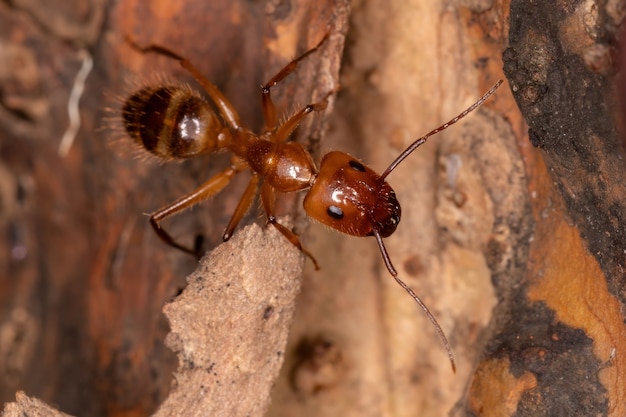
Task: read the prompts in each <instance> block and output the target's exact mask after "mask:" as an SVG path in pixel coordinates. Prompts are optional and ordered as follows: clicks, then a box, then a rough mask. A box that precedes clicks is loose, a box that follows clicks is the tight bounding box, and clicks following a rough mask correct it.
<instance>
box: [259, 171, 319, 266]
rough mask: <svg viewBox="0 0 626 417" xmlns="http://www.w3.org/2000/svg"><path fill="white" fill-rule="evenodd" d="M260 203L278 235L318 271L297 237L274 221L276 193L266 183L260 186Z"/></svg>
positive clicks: (309, 253) (315, 261) (310, 255)
mask: <svg viewBox="0 0 626 417" xmlns="http://www.w3.org/2000/svg"><path fill="white" fill-rule="evenodd" d="M261 203H262V204H263V208H264V209H265V213H266V214H267V222H268V223H271V224H272V225H273V226H274V227H275V228H276V229H278V231H279V232H280V233H282V234H283V236H285V237H286V238H287V240H288V241H289V242H291V244H292V245H294V246H295V247H296V248H298V249H299V250H300V252H302V253H304V254H305V255H306V256H307V257H308V258H309V259H310V260H311V262H313V266H315V269H316V270H319V269H320V267H319V264H318V263H317V260H315V257H314V256H313V255H312V254H311V252H309V251H308V250H306V249H304V248H303V247H302V243H300V239H299V238H298V235H296V234H295V233H294V232H292V231H291V230H289V229H288V228H286V227H285V226H283V225H282V224H280V223H278V220H276V216H275V215H274V208H275V205H276V191H275V190H274V188H273V187H272V186H271V185H269V184H268V183H267V182H264V183H263V185H262V186H261Z"/></svg>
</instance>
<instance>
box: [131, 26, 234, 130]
mask: <svg viewBox="0 0 626 417" xmlns="http://www.w3.org/2000/svg"><path fill="white" fill-rule="evenodd" d="M126 41H127V42H128V43H129V44H130V46H131V47H132V48H133V49H136V50H137V51H139V52H141V53H150V52H152V53H156V54H159V55H163V56H166V57H168V58H171V59H174V60H176V61H178V62H179V64H180V66H181V67H183V68H184V69H186V70H187V71H189V73H190V74H191V75H192V76H193V77H194V78H195V79H196V81H197V82H198V83H199V84H200V85H201V86H202V88H204V90H205V91H206V92H207V94H208V95H209V97H211V99H212V100H213V102H214V103H215V106H216V107H217V109H218V110H219V112H220V115H221V116H222V118H223V119H224V121H225V122H226V124H228V127H229V128H231V129H232V130H234V131H237V130H241V129H242V126H241V121H240V120H239V115H238V114H237V112H236V111H235V108H234V107H233V105H232V104H231V103H230V101H228V99H227V98H226V97H225V96H224V94H222V92H221V91H220V90H219V89H218V88H217V87H216V86H215V84H213V83H212V82H211V81H209V80H207V79H206V77H205V76H204V75H202V73H201V72H200V71H199V70H198V69H197V68H196V66H195V65H193V64H192V63H191V61H189V60H188V59H187V58H183V57H182V56H180V55H178V54H177V53H176V52H174V51H172V50H170V49H168V48H166V47H163V46H159V45H154V44H150V45H146V46H142V45H139V44H138V43H136V42H135V41H134V40H133V39H132V38H131V37H129V36H126Z"/></svg>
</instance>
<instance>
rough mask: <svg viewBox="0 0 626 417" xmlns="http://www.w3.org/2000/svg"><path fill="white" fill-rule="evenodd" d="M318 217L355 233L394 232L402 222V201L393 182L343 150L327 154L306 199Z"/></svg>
mask: <svg viewBox="0 0 626 417" xmlns="http://www.w3.org/2000/svg"><path fill="white" fill-rule="evenodd" d="M304 209H305V211H306V212H307V214H308V215H309V216H311V217H312V218H314V219H315V220H317V221H319V222H320V223H323V224H325V225H327V226H330V227H332V228H333V229H335V230H338V231H340V232H342V233H346V234H349V235H353V236H371V235H373V234H374V231H377V232H378V233H379V234H380V236H382V237H387V236H389V235H391V234H392V233H393V232H394V231H395V230H396V227H398V223H399V222H400V213H401V210H400V203H398V199H397V198H396V193H395V192H394V191H393V189H392V188H391V186H389V184H387V182H385V180H384V179H382V178H381V177H380V175H378V174H377V173H376V172H374V171H373V170H372V169H370V168H368V167H366V166H365V165H363V164H362V163H361V162H359V161H358V160H357V159H355V158H354V157H352V156H350V155H348V154H346V153H343V152H330V153H328V154H326V155H325V156H324V158H323V159H322V162H321V164H320V171H319V174H318V175H317V178H316V179H315V182H314V183H313V186H312V187H311V189H310V190H309V192H308V193H307V195H306V197H305V199H304Z"/></svg>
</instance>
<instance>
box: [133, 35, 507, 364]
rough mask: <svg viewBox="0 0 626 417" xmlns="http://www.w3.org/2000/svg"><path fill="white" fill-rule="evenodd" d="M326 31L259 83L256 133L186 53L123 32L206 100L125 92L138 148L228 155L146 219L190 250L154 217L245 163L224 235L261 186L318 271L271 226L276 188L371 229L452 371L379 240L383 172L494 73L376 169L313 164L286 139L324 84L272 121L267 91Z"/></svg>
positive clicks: (176, 90)
mask: <svg viewBox="0 0 626 417" xmlns="http://www.w3.org/2000/svg"><path fill="white" fill-rule="evenodd" d="M327 37H328V35H326V36H325V37H324V38H323V39H322V40H321V41H320V42H319V43H318V44H317V45H316V46H314V47H313V48H312V49H310V50H308V51H307V52H305V53H304V54H302V55H301V56H299V57H298V58H295V59H294V60H292V61H291V62H289V63H288V64H287V65H286V66H285V67H284V68H283V69H281V70H280V71H279V72H278V73H277V74H276V75H275V76H274V77H273V78H271V79H270V81H268V82H267V84H265V85H263V86H261V101H262V108H263V116H264V120H265V128H264V130H263V131H262V133H260V134H255V133H253V132H252V131H250V130H249V129H247V128H246V127H244V126H242V124H241V122H240V120H239V116H238V114H237V112H236V110H235V109H234V108H233V106H232V105H231V103H230V102H229V101H228V99H226V97H225V96H224V95H223V94H222V92H220V90H219V89H218V88H217V87H216V86H215V85H214V84H213V83H211V82H210V81H209V80H207V79H206V78H205V77H204V76H203V75H202V74H201V73H200V72H199V71H198V69H197V68H196V67H195V66H194V65H193V64H192V63H191V62H190V61H189V60H187V59H186V58H184V57H182V56H180V55H178V54H177V53H175V52H173V51H171V50H169V49H167V48H165V47H162V46H158V45H149V46H143V47H142V46H140V45H138V44H136V43H135V42H134V41H133V40H131V39H128V42H129V43H130V44H131V46H132V47H133V48H135V49H136V50H138V51H140V52H142V53H148V52H153V53H157V54H160V55H164V56H166V57H169V58H171V59H174V60H176V61H178V62H179V63H180V65H181V66H182V67H183V68H184V69H185V70H187V71H188V72H189V73H190V74H191V75H192V76H193V77H194V78H195V79H196V81H197V82H198V83H199V84H200V85H201V86H202V87H203V88H204V90H205V91H206V93H207V94H208V96H209V98H210V99H211V102H212V103H211V104H209V103H208V102H207V101H206V100H205V99H204V98H202V97H201V96H200V94H199V93H198V92H197V91H195V90H192V89H191V88H190V87H184V86H180V85H154V86H148V87H144V88H141V89H139V90H138V91H136V92H134V93H133V94H132V95H131V96H130V97H128V98H127V99H126V101H125V103H124V105H123V107H122V119H123V123H124V127H125V129H126V131H127V133H128V135H129V136H130V137H131V138H132V139H133V140H134V141H135V142H136V143H137V144H138V145H140V146H141V147H143V148H144V149H145V150H146V151H148V152H150V153H152V154H154V155H156V156H157V157H159V158H161V159H163V160H171V159H187V158H192V157H196V156H198V155H202V154H208V153H211V152H215V151H218V150H222V149H228V150H229V151H231V152H232V154H233V156H232V158H231V165H230V166H229V167H228V168H226V169H225V170H223V171H222V172H220V173H218V174H217V175H215V176H214V177H212V178H210V179H209V180H207V181H206V182H204V183H203V184H202V185H200V186H199V187H198V188H196V189H195V190H194V191H192V192H191V193H189V194H187V195H184V196H182V197H181V198H179V199H178V200H176V201H174V202H173V203H171V204H169V205H167V206H165V207H163V208H161V209H159V210H157V211H155V212H154V213H152V214H151V215H150V224H151V225H152V227H153V229H154V231H155V232H156V234H157V235H158V236H159V237H160V238H161V240H163V241H164V242H165V243H167V244H168V245H170V246H173V247H175V248H177V249H180V250H182V251H184V252H187V253H190V254H193V255H197V253H196V251H194V250H192V249H190V248H188V247H185V246H183V245H181V244H180V243H178V242H176V241H175V240H174V238H173V237H172V236H171V235H170V234H169V233H167V232H166V231H165V230H164V229H163V228H161V224H160V223H161V221H163V220H164V219H166V218H167V217H170V216H173V215H175V214H177V213H180V212H181V211H183V210H185V209H187V208H189V207H191V206H193V205H195V204H197V203H199V202H201V201H203V200H206V199H208V198H210V197H212V196H214V195H215V194H217V193H219V192H220V191H221V190H222V189H223V188H224V187H226V185H228V183H229V182H230V181H231V180H232V178H233V177H234V176H235V175H237V174H238V173H240V172H243V171H246V170H249V171H251V173H252V177H251V179H250V181H249V183H248V185H247V187H246V189H245V191H244V193H243V195H242V197H241V199H240V201H239V203H238V205H237V207H236V208H235V212H234V213H233V215H232V217H231V219H230V222H229V223H228V225H227V226H226V229H225V231H224V234H223V236H222V237H223V240H224V241H226V240H228V239H229V238H230V237H231V236H232V234H233V231H234V230H235V228H236V227H237V225H238V224H239V222H240V221H241V219H242V218H243V216H244V215H245V214H246V213H247V211H248V209H249V208H250V206H251V204H252V202H253V200H254V198H255V196H256V194H257V191H258V189H259V187H260V188H261V202H262V205H263V207H264V209H265V213H266V215H267V222H268V223H270V224H272V225H273V226H274V227H276V228H277V229H278V230H279V231H280V232H281V233H282V234H283V235H284V236H285V237H286V238H287V239H288V240H289V241H290V242H291V243H292V244H293V245H295V246H296V247H297V248H298V249H299V250H300V251H302V253H304V254H305V255H306V256H308V257H309V258H310V259H311V260H312V261H313V263H314V265H315V268H316V269H319V267H318V264H317V262H316V260H315V258H314V257H313V255H312V254H311V253H309V252H308V251H307V250H306V249H304V248H303V247H302V245H301V244H300V240H299V238H298V236H297V235H296V234H295V233H294V232H292V231H291V230H290V229H288V228H287V227H285V226H284V225H282V224H280V223H279V222H278V221H277V219H276V216H275V214H274V208H275V202H276V193H277V192H281V193H288V192H294V191H304V190H307V194H306V196H305V197H304V210H305V211H306V213H307V214H308V215H309V216H310V217H312V218H313V219H315V220H317V221H319V222H320V223H322V224H325V225H326V226H330V227H331V228H333V229H335V230H338V231H339V232H342V233H345V234H348V235H352V236H374V238H375V239H376V242H377V243H378V247H379V249H380V253H381V254H382V257H383V261H384V262H385V266H386V267H387V270H388V271H389V273H390V274H391V276H393V278H394V279H395V280H396V282H397V283H398V284H399V285H400V286H401V287H402V288H404V290H406V291H407V292H408V293H409V295H410V296H411V297H412V298H413V299H414V300H415V301H416V302H417V304H418V305H419V306H420V307H421V308H422V310H423V311H424V313H425V314H426V316H427V317H428V319H429V320H430V321H431V322H432V324H433V325H434V327H435V329H436V331H437V334H438V335H439V338H440V339H441V341H442V343H443V345H444V347H445V350H446V352H447V354H448V357H449V359H450V363H451V365H452V369H453V370H455V369H456V365H455V360H454V354H453V352H452V348H451V347H450V343H449V342H448V339H447V337H446V335H445V334H444V332H443V330H442V329H441V326H440V325H439V323H438V322H437V320H436V319H435V317H434V316H433V314H432V313H431V312H430V310H429V309H428V307H427V306H426V305H425V304H424V302H423V301H422V300H421V299H420V298H419V296H418V295H417V294H416V293H415V292H414V291H413V290H412V289H411V288H410V287H409V286H408V285H406V284H405V283H404V282H403V281H402V280H401V279H400V278H399V277H398V272H397V271H396V269H395V268H394V266H393V264H392V263H391V259H390V258H389V254H388V253H387V250H386V248H385V245H384V243H383V238H385V237H388V236H390V235H391V234H392V233H393V232H394V231H395V230H396V228H397V227H398V223H399V222H400V213H401V210H400V203H399V202H398V199H397V198H396V195H395V192H394V190H393V189H392V188H391V186H390V185H389V184H388V183H387V182H386V181H385V178H386V177H387V176H388V175H389V174H390V173H391V172H392V171H393V170H394V169H395V168H396V167H397V166H398V165H399V164H400V163H401V162H402V161H403V160H404V159H405V158H406V157H408V156H409V155H410V154H411V153H412V152H413V151H414V150H416V149H417V148H418V147H420V146H421V145H423V144H424V143H425V142H426V140H427V139H428V138H429V137H430V136H432V135H434V134H436V133H438V132H440V131H442V130H444V129H446V128H448V127H449V126H450V125H452V124H454V123H456V122H458V121H459V120H460V119H462V118H463V117H465V116H466V115H467V114H468V113H470V112H471V111H473V110H474V109H476V108H477V107H478V106H480V105H481V104H483V103H484V102H485V101H486V100H487V99H488V98H489V97H490V96H491V95H492V94H493V93H494V92H495V91H496V89H497V88H498V87H499V86H500V85H501V84H502V80H499V81H498V82H497V83H496V84H495V85H494V86H493V87H492V88H491V89H490V90H489V91H488V92H487V93H485V94H484V95H483V96H482V97H481V98H480V99H479V100H478V101H477V102H475V103H474V104H472V105H471V106H470V107H468V108H467V109H466V110H464V111H463V112H462V113H460V114H459V115H458V116H456V117H454V118H453V119H451V120H450V121H448V122H447V123H444V124H443V125H441V126H439V127H438V128H436V129H434V130H432V131H430V132H429V133H427V134H426V135H424V136H422V137H421V138H419V139H417V140H416V141H415V142H413V143H412V144H411V145H409V147H408V148H406V149H405V150H404V151H403V152H402V153H401V154H400V155H399V156H398V157H397V158H396V159H395V160H394V161H393V162H392V163H391V164H390V165H389V167H387V169H386V170H385V171H384V172H383V173H382V175H378V174H377V173H376V172H375V171H373V170H372V169H370V168H369V167H367V166H365V165H364V164H363V163H361V162H360V161H359V160H357V159H356V158H354V157H352V156H350V155H348V154H346V153H344V152H339V151H333V152H330V153H327V154H326V155H324V157H323V158H322V160H321V162H320V165H319V166H320V168H319V170H318V169H317V168H316V166H315V163H314V162H313V158H312V157H311V155H310V154H309V153H308V152H307V151H306V150H305V149H304V147H303V146H302V145H300V144H299V143H297V142H293V141H290V137H291V134H292V133H293V132H294V130H295V129H296V128H297V127H298V125H299V124H300V122H301V121H302V120H303V119H304V117H306V116H307V115H308V114H309V113H311V112H313V111H316V112H318V111H322V110H324V109H325V108H326V106H327V104H328V97H329V96H330V94H332V92H330V93H328V94H327V95H326V96H325V97H324V98H323V99H322V100H320V101H319V102H316V103H313V104H308V105H306V106H304V107H303V108H302V109H300V110H299V111H297V112H296V113H295V114H293V115H292V116H291V117H289V118H287V119H286V120H285V121H284V122H280V123H279V121H278V117H277V113H276V109H275V107H274V103H273V101H272V98H271V95H270V93H271V89H272V88H273V87H274V86H276V85H277V84H278V83H279V82H281V81H282V80H283V79H285V78H286V77H287V76H288V75H289V74H291V73H292V72H293V71H294V70H295V68H296V67H297V65H298V63H299V62H300V61H302V60H303V59H305V58H306V57H308V56H309V55H311V54H312V53H314V52H315V51H317V50H318V49H319V48H320V46H321V45H322V44H323V43H324V41H325V40H326V38H327Z"/></svg>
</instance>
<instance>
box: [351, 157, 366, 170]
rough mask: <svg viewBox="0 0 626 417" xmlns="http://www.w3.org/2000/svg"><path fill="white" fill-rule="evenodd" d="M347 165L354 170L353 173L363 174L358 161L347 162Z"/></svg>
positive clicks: (361, 166) (362, 168)
mask: <svg viewBox="0 0 626 417" xmlns="http://www.w3.org/2000/svg"><path fill="white" fill-rule="evenodd" d="M348 164H350V166H351V167H352V169H354V170H355V171H359V172H365V167H364V166H363V164H362V163H360V162H359V161H354V160H352V161H350V162H348Z"/></svg>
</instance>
